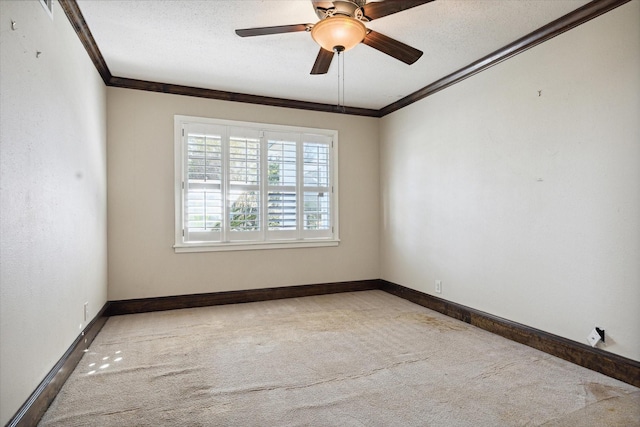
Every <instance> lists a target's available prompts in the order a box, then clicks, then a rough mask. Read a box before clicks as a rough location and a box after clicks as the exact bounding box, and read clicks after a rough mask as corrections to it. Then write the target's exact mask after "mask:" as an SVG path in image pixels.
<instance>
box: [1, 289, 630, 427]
mask: <svg viewBox="0 0 640 427" xmlns="http://www.w3.org/2000/svg"><path fill="white" fill-rule="evenodd" d="M376 289H378V290H382V291H385V292H387V293H389V294H392V295H395V296H398V297H400V298H403V299H406V300H408V301H411V302H413V303H415V304H418V305H421V306H423V307H426V308H429V309H431V310H434V311H437V312H439V313H442V314H445V315H447V316H449V317H452V318H454V319H457V320H461V321H463V322H466V323H469V324H471V325H474V326H477V327H479V328H482V329H484V330H486V331H489V332H492V333H494V334H497V335H500V336H502V337H504V338H507V339H510V340H512V341H516V342H519V343H521V344H525V345H527V346H529V347H533V348H535V349H538V350H541V351H543V352H545V353H548V354H551V355H553V356H556V357H559V358H561V359H564V360H567V361H569V362H572V363H575V364H576V365H579V366H583V367H585V368H588V369H591V370H593V371H596V372H600V373H602V374H604V375H607V376H609V377H612V378H616V379H618V380H620V381H624V382H626V383H628V384H631V385H634V386H636V387H640V362H637V361H635V360H632V359H628V358H625V357H622V356H618V355H616V354H613V353H609V352H607V351H605V350H601V349H598V348H592V347H590V346H588V345H586V344H582V343H578V342H575V341H571V340H569V339H566V338H563V337H560V336H557V335H554V334H550V333H548V332H544V331H541V330H539V329H535V328H531V327H529V326H526V325H522V324H520V323H516V322H512V321H510V320H507V319H503V318H500V317H497V316H493V315H491V314H488V313H485V312H482V311H479V310H476V309H473V308H470V307H466V306H463V305H461V304H457V303H454V302H451V301H447V300H444V299H441V298H437V297H434V296H432V295H428V294H425V293H422V292H420V291H416V290H414V289H410V288H406V287H404V286H401V285H398V284H395V283H392V282H388V281H386V280H378V279H374V280H360V281H351V282H336V283H321V284H315V285H300V286H287V287H280V288H263V289H252V290H243V291H229V292H214V293H206V294H193V295H178V296H167V297H157V298H141V299H134V300H121V301H109V302H107V303H106V304H105V306H104V307H103V308H102V310H100V313H98V315H97V316H96V317H95V318H94V319H93V320H92V321H91V323H89V324H88V325H87V327H86V328H85V329H84V331H83V333H82V334H81V335H80V336H79V337H78V338H77V339H76V340H75V341H74V342H73V344H72V345H71V346H70V347H69V349H68V350H67V351H66V352H65V354H64V355H63V356H62V358H60V360H59V361H58V363H56V365H55V366H54V367H53V369H51V371H50V372H49V374H48V375H47V376H46V377H45V379H44V380H42V382H41V383H40V385H38V388H37V389H36V390H35V391H34V392H33V393H32V394H31V396H30V397H29V399H27V401H26V402H25V404H24V405H22V407H21V408H20V409H19V410H18V412H17V413H16V414H15V415H14V416H13V418H12V419H11V420H10V421H9V423H8V424H7V427H15V426H20V427H22V426H33V425H36V424H37V423H38V421H39V420H40V418H41V417H42V415H43V414H44V413H45V411H46V410H47V408H48V407H49V405H50V404H51V402H53V399H55V397H56V395H57V394H58V392H59V391H60V389H61V388H62V385H63V384H64V382H65V381H66V380H67V378H68V377H69V375H71V372H73V369H74V368H75V367H76V365H77V364H78V362H79V361H80V359H81V358H82V355H83V354H84V350H85V349H87V348H88V347H89V345H90V344H91V342H92V341H93V339H94V338H95V337H96V335H97V334H98V332H100V329H102V327H103V326H104V324H105V322H106V321H107V319H108V317H109V316H116V315H122V314H134V313H145V312H150V311H162V310H175V309H180V308H194V307H205V306H213V305H222V304H238V303H246V302H257V301H268V300H275V299H284V298H299V297H307V296H313V295H325V294H333V293H340V292H355V291H368V290H376Z"/></svg>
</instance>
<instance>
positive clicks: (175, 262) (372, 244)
mask: <svg viewBox="0 0 640 427" xmlns="http://www.w3.org/2000/svg"><path fill="white" fill-rule="evenodd" d="M107 103H108V120H107V121H108V126H109V127H108V135H109V138H108V139H109V144H108V165H109V166H108V170H109V174H108V175H109V182H108V185H109V195H108V206H109V215H108V216H109V225H108V227H109V299H110V300H119V299H131V298H144V297H155V296H165V295H181V294H193V293H203V292H220V291H229V290H238V289H255V288H265V287H277V286H288V285H300V284H312V283H326V282H338V281H348V280H361V279H377V278H378V277H379V276H380V271H379V262H378V235H379V232H378V230H379V224H378V217H379V213H378V212H379V184H378V163H379V162H378V120H377V119H374V118H366V117H356V116H345V115H338V114H330V113H317V112H307V111H298V110H292V109H285V108H276V107H266V106H258V105H249V104H242V103H234V102H225V101H215V100H207V99H200V98H193V97H185V96H177V95H167V94H160V93H150V92H142V91H134V90H128V89H118V88H109V89H108V102H107ZM175 114H181V115H191V116H199V117H213V118H221V119H230V120H242V121H250V122H263V123H276V124H283V125H293V126H306V127H316V128H328V129H337V130H338V131H339V156H340V159H339V176H340V200H339V205H340V239H341V243H340V245H339V246H338V247H328V248H304V249H276V250H253V251H234V252H205V253H180V254H176V253H174V250H173V248H172V245H173V243H174V212H175V208H174V195H173V188H174V184H173V183H174V167H173V165H174V160H173V153H174V140H173V116H174V115H175Z"/></svg>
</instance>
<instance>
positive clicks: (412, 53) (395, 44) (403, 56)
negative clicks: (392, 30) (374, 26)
mask: <svg viewBox="0 0 640 427" xmlns="http://www.w3.org/2000/svg"><path fill="white" fill-rule="evenodd" d="M362 43H364V44H366V45H367V46H371V47H372V48H374V49H377V50H379V51H380V52H383V53H386V54H387V55H389V56H393V57H394V58H396V59H397V60H399V61H402V62H404V63H405V64H409V65H411V64H413V63H414V62H416V61H417V60H418V59H419V58H420V57H421V56H422V51H420V50H418V49H416V48H414V47H411V46H409V45H406V44H404V43H402V42H399V41H398V40H395V39H392V38H391V37H387V36H385V35H384V34H380V33H378V32H376V31H373V30H371V31H369V34H367V35H366V37H365V38H364V40H362Z"/></svg>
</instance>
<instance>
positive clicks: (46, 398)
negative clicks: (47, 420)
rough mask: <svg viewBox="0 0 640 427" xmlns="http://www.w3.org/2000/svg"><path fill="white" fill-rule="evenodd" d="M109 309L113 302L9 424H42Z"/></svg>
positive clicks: (9, 426)
mask: <svg viewBox="0 0 640 427" xmlns="http://www.w3.org/2000/svg"><path fill="white" fill-rule="evenodd" d="M108 309H109V303H108V302H107V303H106V304H105V305H104V307H102V309H101V310H100V312H99V313H98V314H97V315H96V317H94V318H93V320H92V321H91V322H89V324H88V325H87V326H86V328H84V330H83V331H82V332H81V333H80V335H79V336H78V337H77V338H76V339H75V340H74V341H73V343H72V344H71V346H70V347H69V348H68V349H67V351H66V352H65V353H64V355H63V356H62V357H61V358H60V360H58V362H57V363H56V364H55V365H54V367H53V369H51V371H49V373H48V374H47V376H46V377H45V378H44V379H43V380H42V382H41V383H40V384H39V385H38V387H37V388H36V390H35V391H34V392H33V393H31V396H29V398H28V399H27V401H26V402H25V403H24V404H23V405H22V407H20V409H18V412H16V414H15V415H14V416H13V418H11V419H10V420H9V422H8V423H7V424H6V426H7V427H27V426H35V425H37V424H38V422H39V421H40V418H42V416H43V415H44V413H45V412H46V410H47V408H48V407H49V405H51V402H53V399H55V398H56V396H57V394H58V392H59V391H60V389H61V388H62V386H63V385H64V383H65V381H67V378H69V375H71V373H72V372H73V370H74V369H75V367H76V365H77V364H78V362H79V361H80V359H81V358H82V356H83V354H84V352H85V350H86V349H88V348H89V346H90V345H91V342H92V341H93V339H94V338H95V337H96V335H98V332H100V329H102V327H103V326H104V324H105V323H106V321H107V319H108V317H107V315H106V313H107V311H108Z"/></svg>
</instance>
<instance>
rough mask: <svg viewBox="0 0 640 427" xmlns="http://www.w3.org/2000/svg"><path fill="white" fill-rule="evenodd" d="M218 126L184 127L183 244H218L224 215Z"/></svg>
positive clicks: (223, 131) (221, 132)
mask: <svg viewBox="0 0 640 427" xmlns="http://www.w3.org/2000/svg"><path fill="white" fill-rule="evenodd" d="M224 137H225V129H224V127H222V126H203V125H198V124H189V125H188V126H185V138H186V159H185V160H186V168H187V174H186V175H187V176H186V178H187V179H186V180H185V182H184V186H185V191H184V193H183V195H184V230H185V240H187V241H220V240H221V236H222V224H223V216H224V204H223V188H222V182H223V180H222V171H223V157H222V141H223V138H224Z"/></svg>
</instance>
